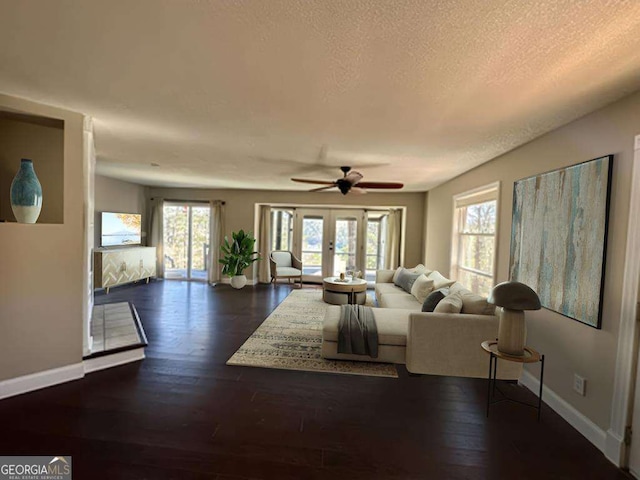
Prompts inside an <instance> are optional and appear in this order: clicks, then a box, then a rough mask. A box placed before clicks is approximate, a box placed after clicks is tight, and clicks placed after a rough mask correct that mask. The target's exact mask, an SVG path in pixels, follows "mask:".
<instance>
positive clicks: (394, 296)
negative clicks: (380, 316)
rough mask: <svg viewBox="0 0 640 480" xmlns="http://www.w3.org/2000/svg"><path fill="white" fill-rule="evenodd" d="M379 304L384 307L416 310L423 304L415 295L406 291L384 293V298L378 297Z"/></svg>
mask: <svg viewBox="0 0 640 480" xmlns="http://www.w3.org/2000/svg"><path fill="white" fill-rule="evenodd" d="M378 305H379V306H381V307H383V308H401V309H403V310H412V311H414V312H419V311H420V308H421V307H422V304H421V303H418V301H417V300H416V299H415V297H414V296H413V295H410V294H408V293H404V292H402V293H387V294H385V295H383V297H382V299H378Z"/></svg>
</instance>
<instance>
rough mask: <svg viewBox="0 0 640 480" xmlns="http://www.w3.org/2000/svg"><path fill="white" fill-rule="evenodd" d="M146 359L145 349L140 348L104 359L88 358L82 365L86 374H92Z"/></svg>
mask: <svg viewBox="0 0 640 480" xmlns="http://www.w3.org/2000/svg"><path fill="white" fill-rule="evenodd" d="M144 358H145V357H144V347H140V348H136V349H135V350H126V351H124V352H119V353H114V354H111V355H105V356H103V357H96V358H88V359H87V360H85V361H84V362H82V364H83V366H84V373H92V372H97V371H98V370H104V369H105V368H111V367H117V366H118V365H124V364H125V363H130V362H137V361H138V360H144Z"/></svg>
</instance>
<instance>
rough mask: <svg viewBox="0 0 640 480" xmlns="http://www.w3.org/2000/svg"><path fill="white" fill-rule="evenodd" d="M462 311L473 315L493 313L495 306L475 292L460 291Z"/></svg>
mask: <svg viewBox="0 0 640 480" xmlns="http://www.w3.org/2000/svg"><path fill="white" fill-rule="evenodd" d="M460 296H461V297H462V313H470V314H474V315H495V313H496V306H495V305H491V304H490V303H487V299H486V298H484V297H483V296H482V295H477V294H475V293H462V294H460Z"/></svg>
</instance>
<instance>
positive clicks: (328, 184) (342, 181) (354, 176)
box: [291, 167, 404, 195]
mask: <svg viewBox="0 0 640 480" xmlns="http://www.w3.org/2000/svg"><path fill="white" fill-rule="evenodd" d="M340 170H342V172H343V173H344V176H343V177H342V178H339V179H338V180H335V181H329V180H309V179H306V178H292V179H291V180H292V181H294V182H300V183H313V184H319V185H325V186H324V187H318V188H313V189H311V190H309V191H310V192H320V191H322V190H328V189H330V188H334V187H337V188H338V189H339V190H340V192H341V193H342V194H343V195H346V194H347V193H349V192H352V193H367V190H366V189H367V188H371V189H373V188H379V189H385V188H386V189H398V188H402V187H404V184H402V183H398V182H361V181H360V180H362V174H361V173H360V172H356V171H355V170H354V171H352V170H351V167H340ZM356 185H357V187H356Z"/></svg>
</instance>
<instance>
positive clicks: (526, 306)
mask: <svg viewBox="0 0 640 480" xmlns="http://www.w3.org/2000/svg"><path fill="white" fill-rule="evenodd" d="M487 302H488V303H491V304H493V305H498V306H499V307H504V308H507V309H509V310H540V298H539V297H538V294H537V293H536V292H534V291H533V289H532V288H531V287H529V286H528V285H525V284H524V283H520V282H502V283H499V284H498V285H496V286H495V287H493V290H492V291H491V295H489V298H488V299H487Z"/></svg>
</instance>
